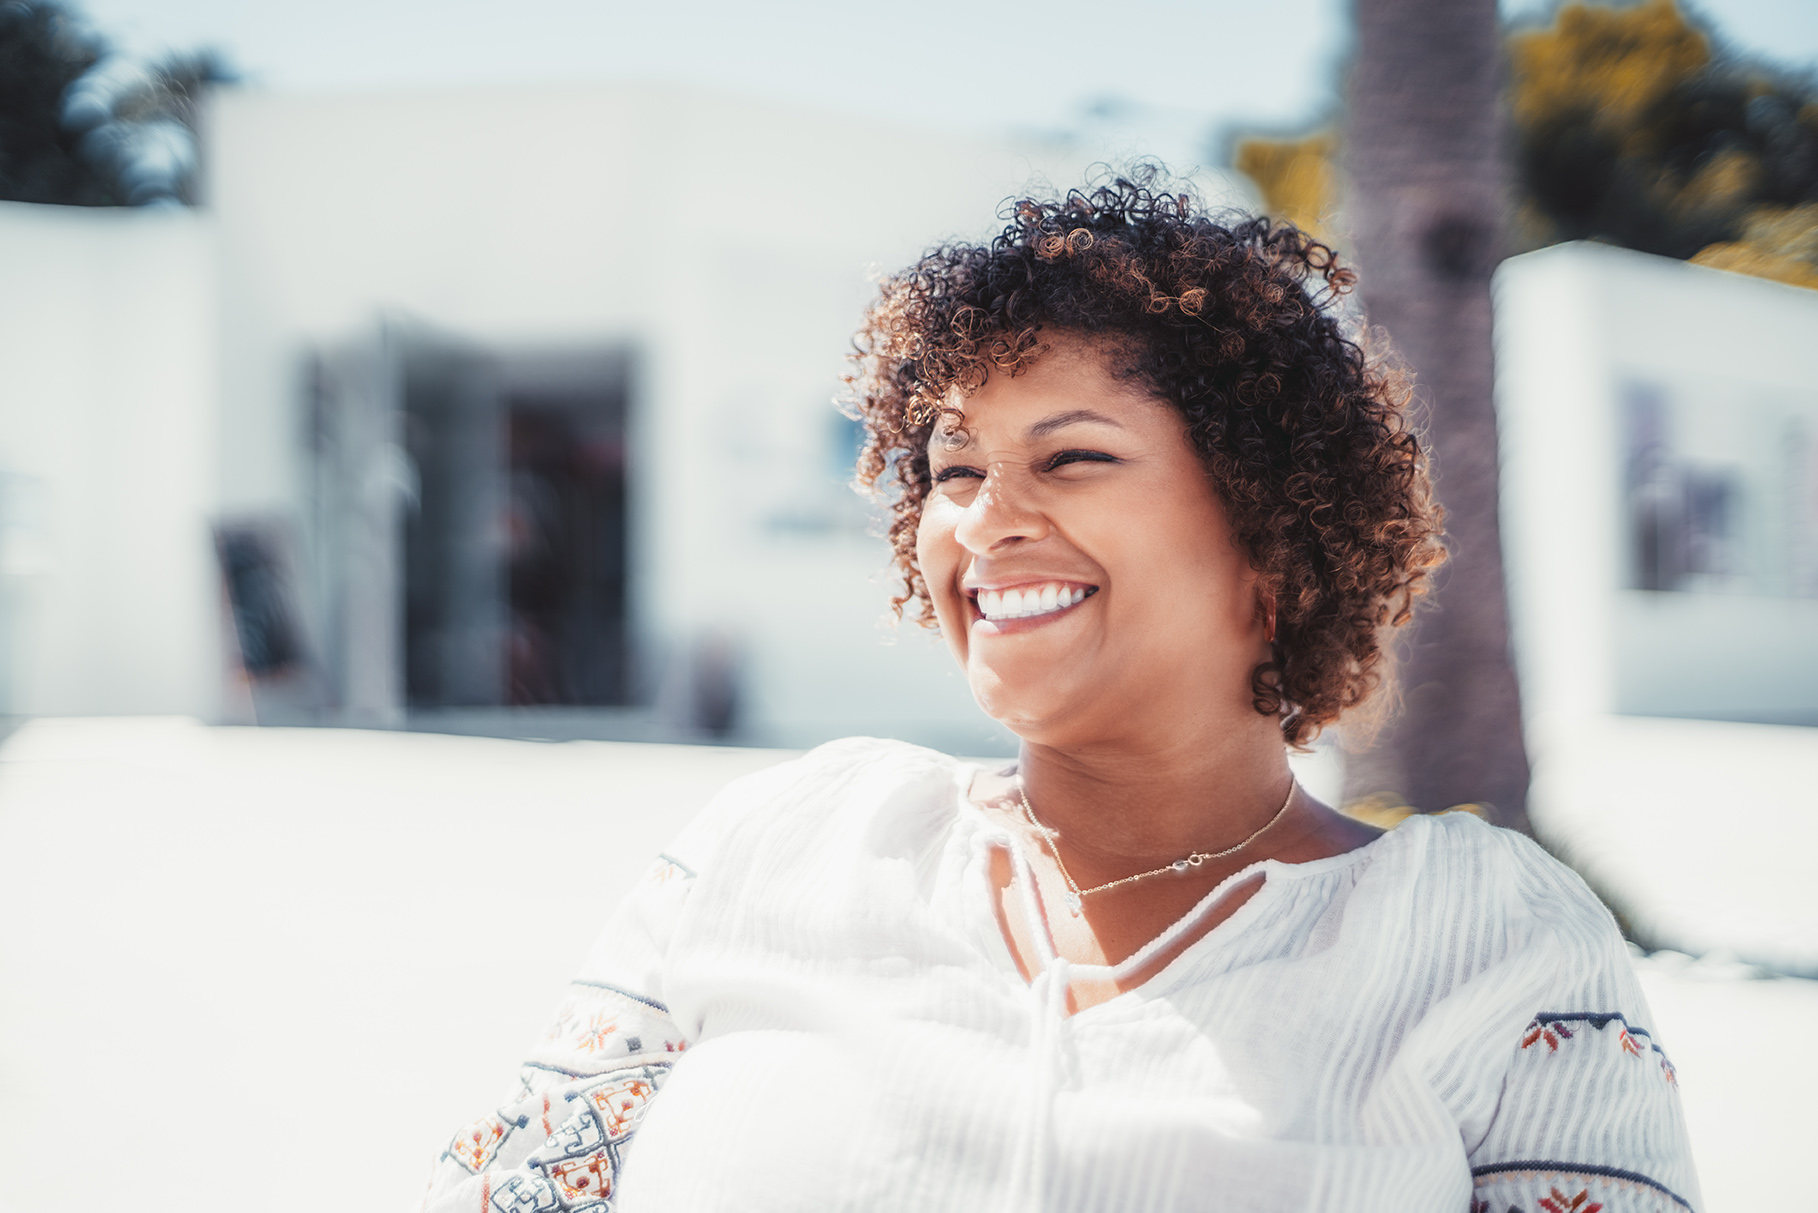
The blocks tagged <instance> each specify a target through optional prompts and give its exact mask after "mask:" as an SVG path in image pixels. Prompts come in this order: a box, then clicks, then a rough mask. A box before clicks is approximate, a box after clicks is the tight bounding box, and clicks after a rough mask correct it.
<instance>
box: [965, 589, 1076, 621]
mask: <svg viewBox="0 0 1818 1213" xmlns="http://www.w3.org/2000/svg"><path fill="white" fill-rule="evenodd" d="M1085 598H1086V588H1085V587H1084V586H1067V585H1062V584H1061V583H1060V582H1058V581H1051V582H1049V583H1048V584H1046V585H1043V586H1025V587H1023V588H1022V589H1017V590H981V591H979V595H978V609H979V613H980V614H981V615H983V616H984V617H985V618H986V619H991V620H1001V619H1027V618H1029V617H1030V616H1033V615H1047V614H1051V613H1052V612H1054V611H1063V610H1066V609H1067V608H1068V607H1070V606H1074V605H1076V604H1078V603H1080V602H1083V601H1085Z"/></svg>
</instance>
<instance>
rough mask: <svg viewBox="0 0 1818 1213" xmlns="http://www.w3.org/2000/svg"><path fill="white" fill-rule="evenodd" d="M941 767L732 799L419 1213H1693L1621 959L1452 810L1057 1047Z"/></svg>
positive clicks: (1215, 938) (835, 775) (1178, 965)
mask: <svg viewBox="0 0 1818 1213" xmlns="http://www.w3.org/2000/svg"><path fill="white" fill-rule="evenodd" d="M975 772H976V769H975V768H973V767H970V766H968V765H966V764H963V763H960V762H957V761H955V760H953V759H951V758H947V757H945V756H943V755H940V754H936V753H933V752H931V751H928V750H923V749H919V748H916V747H913V746H907V745H903V744H900V743H896V742H886V741H875V740H870V739H853V740H849V741H842V742H836V743H833V744H831V745H827V746H823V747H821V748H820V749H817V750H815V751H813V752H812V753H810V754H808V755H806V756H804V757H803V758H800V759H798V760H796V761H794V762H790V763H786V764H784V765H782V766H779V767H775V768H772V769H771V770H768V771H763V772H760V773H758V774H756V775H753V776H750V777H747V778H745V779H741V780H739V781H737V782H735V783H733V784H732V785H730V786H729V787H728V788H727V789H726V790H725V791H724V792H723V793H721V794H720V795H719V796H718V797H716V798H715V800H714V802H713V803H712V804H711V805H710V806H709V807H708V808H707V809H706V810H704V811H703V813H702V814H701V815H700V817H699V818H698V819H697V820H696V822H695V823H694V824H693V825H692V826H690V827H689V829H688V830H687V831H686V832H685V833H684V835H683V836H682V838H681V839H679V840H678V841H677V842H676V843H675V844H674V846H673V847H672V848H671V850H670V851H669V852H668V853H667V854H665V855H664V856H662V857H660V859H659V861H658V863H657V865H656V867H655V868H654V870H653V871H652V872H651V874H650V876H649V877H648V878H647V879H646V880H645V881H644V882H643V883H642V884H641V885H640V886H639V887H638V888H637V889H635V890H634V891H633V892H632V893H631V895H630V896H629V898H628V899H627V900H626V902H625V903H624V904H623V906H621V908H620V909H619V911H618V912H617V913H616V915H615V916H614V917H613V919H612V921H611V922H610V923H609V924H608V926H607V928H606V931H605V933H604V934H603V935H602V937H601V939H600V942H599V944H598V945H597V946H596V948H595V950H594V953H593V955H592V956H591V958H590V959H589V960H588V962H587V964H586V967H585V968H584V969H583V970H582V972H581V975H580V977H579V978H577V980H576V981H575V983H574V985H573V986H572V988H571V992H570V994H569V996H568V997H567V999H566V1000H565V1001H564V1002H563V1004H562V1006H561V1007H560V1009H559V1011H558V1013H557V1016H556V1021H555V1024H554V1026H553V1027H552V1028H551V1029H550V1031H549V1033H548V1035H547V1037H546V1038H545V1039H544V1040H543V1041H542V1042H541V1044H539V1045H538V1046H537V1048H536V1050H535V1051H534V1052H533V1053H532V1054H531V1056H530V1058H529V1060H528V1061H527V1062H526V1064H525V1065H524V1067H523V1070H522V1072H521V1075H520V1079H519V1082H518V1085H517V1088H516V1089H515V1090H514V1092H513V1094H512V1095H511V1096H510V1097H509V1098H508V1099H507V1100H506V1102H505V1103H504V1104H503V1105H501V1106H500V1107H499V1108H498V1109H497V1110H495V1111H494V1112H493V1113H491V1114H489V1115H487V1116H484V1117H482V1118H481V1119H480V1120H478V1121H475V1122H474V1123H473V1124H472V1125H469V1126H468V1127H467V1128H465V1129H463V1130H462V1131H461V1132H460V1133H459V1134H457V1135H456V1136H455V1138H454V1140H453V1141H452V1142H451V1143H450V1144H449V1146H448V1148H447V1150H446V1151H445V1152H444V1153H443V1154H442V1156H441V1158H440V1160H439V1161H438V1163H437V1166H436V1171H435V1173H434V1176H433V1177H432V1180H431V1184H430V1191H429V1194H428V1197H427V1199H426V1201H425V1206H424V1207H425V1209H426V1210H430V1211H431V1213H452V1211H454V1210H461V1211H463V1213H533V1211H534V1213H568V1211H575V1213H608V1211H609V1210H610V1211H613V1213H653V1211H660V1213H676V1211H683V1210H686V1211H690V1213H693V1211H701V1213H711V1211H715V1210H726V1211H728V1213H730V1211H732V1210H738V1211H740V1213H759V1211H762V1210H792V1211H804V1213H806V1211H820V1210H835V1209H840V1210H866V1211H879V1213H882V1211H887V1210H915V1211H917V1213H927V1211H929V1210H1004V1211H1006V1213H1023V1211H1025V1210H1052V1211H1060V1210H1078V1211H1082V1213H1083V1211H1087V1210H1091V1211H1100V1210H1104V1211H1111V1210H1130V1211H1137V1210H1141V1211H1143V1213H1160V1211H1162V1210H1188V1209H1196V1210H1197V1209H1220V1210H1256V1211H1258V1213H1281V1211H1284V1210H1343V1211H1345V1213H1364V1211H1367V1210H1382V1211H1384V1213H1389V1211H1393V1213H1412V1211H1420V1210H1435V1211H1440V1210H1443V1211H1446V1213H1466V1211H1470V1213H1510V1211H1511V1210H1518V1211H1519V1213H1599V1211H1601V1213H1641V1211H1646V1213H1677V1211H1682V1210H1691V1209H1696V1208H1698V1207H1699V1194H1698V1184H1697V1178H1696V1176H1695V1174H1694V1171H1693V1167H1692V1160H1691V1155H1690V1152H1689V1149H1688V1147H1687V1144H1686V1137H1685V1129H1684V1122H1683V1120H1682V1118H1681V1116H1680V1110H1679V1102H1678V1095H1677V1089H1676V1085H1675V1078H1674V1074H1673V1067H1672V1065H1671V1063H1669V1062H1668V1060H1667V1055H1666V1053H1665V1052H1664V1051H1663V1050H1662V1048H1661V1044H1660V1041H1659V1038H1658V1036H1657V1035H1656V1033H1655V1032H1654V1030H1653V1022H1652V1020H1651V1018H1650V1017H1649V1014H1648V1010H1647V1006H1646V1004H1645V1003H1644V1002H1643V1000H1642V996H1641V992H1640V990H1639V988H1638V987H1637V984H1636V981H1635V978H1634V976H1633V973H1632V971H1631V968H1630V964H1629V960H1628V956H1627V953H1626V951H1625V947H1624V944H1623V942H1622V939H1621V938H1620V936H1619V935H1618V933H1617V930H1616V927H1615V924H1614V923H1613V922H1612V921H1611V919H1610V916H1609V914H1608V912H1607V911H1605V910H1604V908H1603V907H1602V905H1600V904H1599V903H1598V901H1597V900H1596V898H1595V897H1593V896H1592V895H1591V893H1590V892H1589V891H1588V890H1587V889H1586V888H1585V886H1584V884H1583V883H1582V882H1581V881H1580V880H1579V879H1578V878H1577V876H1575V875H1574V874H1573V873H1572V872H1571V871H1569V870H1568V869H1566V868H1565V867H1563V866H1562V865H1560V864H1559V863H1557V862H1555V861H1554V860H1552V859H1551V858H1549V857H1548V856H1547V855H1546V854H1545V853H1543V852H1542V851H1541V850H1540V848H1539V847H1537V846H1535V845H1534V844H1533V843H1532V842H1530V841H1528V840H1527V839H1525V838H1523V837H1520V836H1519V835H1516V834H1512V833H1510V832H1507V831H1503V830H1498V829H1495V828H1493V827H1490V826H1488V825H1486V824H1484V823H1483V822H1482V821H1480V820H1478V819H1477V818H1475V817H1472V816H1469V815H1467V814H1452V815H1447V816H1442V817H1416V818H1412V819H1410V820H1409V821H1407V822H1406V823H1404V824H1403V825H1402V826H1400V827H1399V828H1397V829H1396V830H1394V831H1392V832H1390V833H1388V834H1386V835H1384V836H1383V837H1381V838H1379V839H1377V840H1376V841H1374V842H1372V843H1370V844H1369V845H1367V846H1365V847H1363V848H1361V849H1359V850H1356V851H1353V852H1350V853H1348V854H1345V855H1340V856H1336V857H1334V858H1331V859H1325V860H1320V861H1317V862H1313V863H1305V864H1282V863H1278V862H1275V861H1273V860H1264V861H1262V862H1261V863H1258V864H1254V865H1252V866H1251V867H1249V868H1246V869H1245V870H1244V871H1243V872H1240V873H1238V874H1237V875H1236V876H1234V877H1232V879H1231V881H1227V882H1226V885H1227V886H1228V885H1229V884H1230V883H1232V882H1234V881H1236V880H1239V879H1242V878H1244V877H1245V876H1247V875H1250V874H1253V873H1256V872H1259V871H1260V872H1261V873H1262V874H1263V876H1264V882H1263V885H1262V887H1261V889H1260V890H1259V891H1258V892H1257V893H1256V894H1255V895H1254V896H1253V897H1252V898H1251V899H1250V900H1249V901H1248V902H1246V903H1245V904H1244V905H1243V906H1242V907H1241V908H1240V909H1238V910H1237V911H1236V913H1234V914H1233V915H1232V916H1231V917H1230V918H1229V919H1227V920H1226V921H1225V922H1223V923H1220V924H1219V925H1218V926H1217V927H1215V928H1214V929H1213V930H1211V931H1210V932H1208V933H1206V934H1205V935H1204V936H1203V937H1201V938H1200V939H1198V940H1197V941H1195V942H1194V943H1192V944H1191V945H1189V946H1188V947H1187V948H1186V949H1185V951H1184V952H1182V953H1181V955H1180V956H1179V957H1178V958H1176V959H1175V960H1173V961H1172V962H1170V963H1169V964H1168V965H1167V966H1166V967H1165V968H1163V969H1162V970H1161V971H1160V972H1159V973H1157V974H1155V975H1154V976H1153V977H1151V978H1150V979H1149V980H1147V981H1145V982H1144V983H1143V984H1142V985H1140V986H1139V987H1137V988H1135V989H1132V990H1129V991H1128V992H1126V993H1124V994H1122V995H1119V996H1118V997H1116V998H1113V999H1111V1000H1110V1001H1108V1002H1104V1003H1101V1004H1099V1005H1096V1006H1092V1007H1089V1008H1087V1009H1085V1010H1083V1011H1080V1012H1079V1013H1077V1014H1074V1015H1071V1016H1068V1015H1066V1014H1065V1012H1064V1007H1065V1000H1064V989H1065V980H1066V973H1065V971H1064V969H1065V965H1064V962H1058V961H1055V960H1053V959H1052V957H1051V954H1050V957H1049V959H1048V964H1047V968H1046V969H1045V970H1044V971H1043V973H1042V974H1041V975H1039V976H1038V977H1037V978H1036V980H1035V981H1034V982H1033V983H1030V982H1026V981H1025V980H1024V979H1023V977H1022V976H1021V975H1020V974H1019V972H1018V969H1017V966H1016V963H1015V961H1014V959H1013V958H1012V956H1011V954H1010V952H1009V949H1008V948H1007V946H1006V945H1005V942H1004V939H1003V936H1002V933H1001V930H1000V928H999V925H998V920H997V917H996V912H995V910H994V908H993V890H992V888H991V886H990V883H989V875H988V863H989V860H990V857H991V851H992V848H994V847H1009V848H1012V850H1014V848H1015V846H1016V845H1017V844H1016V843H1015V842H1014V841H1013V840H1012V839H1011V838H1010V836H1009V835H1008V834H1007V833H1005V832H1004V831H1003V830H1002V829H1001V828H1000V827H998V826H996V825H995V824H994V823H992V822H991V821H990V820H989V819H987V818H986V817H985V816H984V815H982V814H981V813H979V812H978V811H977V809H976V808H974V807H973V806H972V805H971V804H970V803H969V801H968V800H967V795H966V793H967V789H968V787H969V785H970V782H971V780H972V778H973V776H974V774H975ZM1223 887H1225V886H1221V889H1222V888H1223ZM1218 895H1219V891H1217V890H1215V891H1214V892H1213V893H1212V894H1210V895H1209V896H1208V898H1207V901H1206V902H1205V903H1202V906H1205V905H1210V904H1211V902H1212V901H1213V900H1214V899H1216V898H1217V896H1218ZM1197 913H1198V911H1197V910H1196V911H1195V914H1197ZM1037 934H1038V936H1039V934H1040V932H1037ZM1073 973H1074V975H1076V976H1091V975H1092V974H1090V973H1081V971H1080V967H1078V966H1076V967H1074V970H1073Z"/></svg>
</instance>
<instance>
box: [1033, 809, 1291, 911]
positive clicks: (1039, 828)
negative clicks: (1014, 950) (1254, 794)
mask: <svg viewBox="0 0 1818 1213" xmlns="http://www.w3.org/2000/svg"><path fill="white" fill-rule="evenodd" d="M1297 786H1298V785H1297V784H1296V783H1295V781H1294V780H1292V779H1290V780H1289V781H1288V798H1287V799H1286V800H1284V801H1282V802H1281V808H1279V809H1276V810H1275V815H1274V816H1273V817H1271V818H1269V820H1267V821H1265V822H1263V823H1262V825H1261V826H1259V827H1258V828H1257V830H1256V832H1255V833H1253V834H1251V835H1250V836H1249V837H1248V838H1246V839H1244V840H1243V841H1242V842H1240V843H1238V844H1237V845H1235V846H1229V847H1226V848H1225V849H1224V850H1222V851H1194V852H1193V853H1192V854H1190V855H1188V856H1187V857H1186V858H1184V859H1177V860H1175V861H1174V862H1173V863H1167V864H1163V865H1162V866H1161V867H1159V868H1152V869H1150V870H1149V871H1147V872H1138V873H1137V874H1136V875H1134V876H1125V877H1123V878H1121V879H1118V880H1107V881H1106V882H1105V883H1104V884H1099V885H1093V886H1092V887H1091V888H1089V889H1082V888H1080V887H1079V885H1078V884H1077V883H1076V882H1075V881H1074V879H1073V874H1072V873H1071V872H1069V871H1067V865H1066V863H1065V862H1064V861H1063V860H1062V859H1061V854H1060V847H1059V846H1058V845H1057V844H1056V843H1055V841H1054V840H1055V838H1056V837H1057V836H1058V835H1059V833H1060V831H1058V830H1055V829H1052V828H1050V827H1048V826H1045V825H1043V824H1042V823H1041V822H1040V821H1038V820H1036V816H1035V810H1034V808H1032V807H1031V806H1030V804H1029V793H1028V790H1027V789H1026V788H1025V787H1024V786H1023V777H1022V776H1021V775H1018V776H1017V777H1016V798H1017V799H1018V800H1019V801H1021V802H1022V806H1023V816H1025V817H1027V818H1028V819H1029V825H1030V826H1031V828H1033V829H1034V830H1035V832H1036V833H1037V834H1038V835H1040V836H1041V839H1042V841H1043V842H1045V843H1046V844H1047V845H1048V853H1049V854H1050V855H1052V856H1054V866H1055V867H1057V868H1059V869H1060V874H1061V879H1062V880H1064V881H1066V882H1067V893H1066V900H1067V909H1069V910H1071V911H1072V912H1073V913H1074V914H1078V913H1079V912H1080V911H1081V910H1082V909H1083V908H1084V905H1085V900H1086V898H1087V897H1089V896H1091V895H1092V894H1094V893H1103V892H1104V891H1105V890H1107V889H1115V888H1117V887H1118V886H1119V885H1126V884H1135V883H1136V882H1137V881H1139V880H1147V879H1149V877H1151V876H1163V875H1166V874H1167V873H1169V872H1186V871H1190V870H1191V869H1193V868H1197V867H1199V866H1200V865H1201V864H1203V863H1206V862H1208V861H1210V860H1214V859H1224V858H1225V857H1226V856H1229V855H1235V854H1237V853H1238V852H1239V851H1241V850H1243V849H1244V848H1245V847H1247V846H1249V845H1250V844H1251V843H1253V842H1255V841H1256V840H1257V839H1258V838H1261V837H1262V836H1263V832H1264V831H1266V830H1267V829H1268V828H1269V827H1270V826H1272V825H1274V824H1275V823H1276V822H1278V821H1280V820H1281V819H1282V815H1283V814H1284V813H1286V812H1287V811H1288V806H1289V805H1291V804H1293V803H1294V789H1295V788H1296V787H1297Z"/></svg>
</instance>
